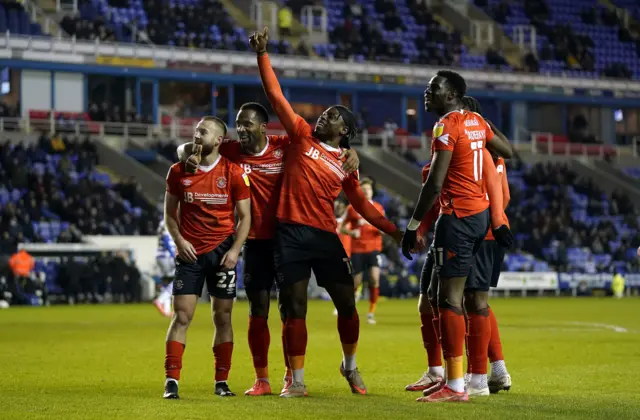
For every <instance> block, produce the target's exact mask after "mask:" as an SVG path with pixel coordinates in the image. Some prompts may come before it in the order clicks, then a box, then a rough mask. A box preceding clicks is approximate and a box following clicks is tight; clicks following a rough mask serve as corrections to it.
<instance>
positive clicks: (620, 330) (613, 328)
mask: <svg viewBox="0 0 640 420" xmlns="http://www.w3.org/2000/svg"><path fill="white" fill-rule="evenodd" d="M567 324H572V325H582V326H585V327H593V328H602V329H606V330H611V331H615V332H617V333H627V332H629V330H627V329H626V328H624V327H620V326H618V325H610V324H599V323H592V322H567Z"/></svg>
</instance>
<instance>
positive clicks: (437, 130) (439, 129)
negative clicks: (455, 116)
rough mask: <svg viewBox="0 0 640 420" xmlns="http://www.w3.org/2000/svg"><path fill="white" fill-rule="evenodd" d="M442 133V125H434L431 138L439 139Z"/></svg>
mask: <svg viewBox="0 0 640 420" xmlns="http://www.w3.org/2000/svg"><path fill="white" fill-rule="evenodd" d="M443 132H444V124H443V123H436V125H434V126H433V138H438V137H440V136H441V135H442V133H443Z"/></svg>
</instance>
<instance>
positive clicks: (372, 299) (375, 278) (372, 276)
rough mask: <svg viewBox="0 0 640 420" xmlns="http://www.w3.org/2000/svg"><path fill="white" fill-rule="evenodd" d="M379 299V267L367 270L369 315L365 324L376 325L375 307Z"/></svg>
mask: <svg viewBox="0 0 640 420" xmlns="http://www.w3.org/2000/svg"><path fill="white" fill-rule="evenodd" d="M379 297H380V267H371V268H369V313H368V314H367V323H369V324H375V323H376V318H375V314H376V306H377V305H378V298H379Z"/></svg>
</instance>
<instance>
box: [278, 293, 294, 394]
mask: <svg viewBox="0 0 640 420" xmlns="http://www.w3.org/2000/svg"><path fill="white" fill-rule="evenodd" d="M278 311H279V312H280V321H282V332H281V336H282V354H283V355H284V367H285V372H284V378H283V379H282V381H283V386H282V390H281V391H280V393H281V394H282V393H283V392H285V391H286V390H287V389H289V387H290V386H291V384H292V383H293V373H292V372H291V365H290V364H289V357H288V356H287V340H286V338H287V336H286V334H285V328H284V326H285V324H286V322H287V312H286V310H285V307H284V304H283V303H282V301H281V299H280V293H278Z"/></svg>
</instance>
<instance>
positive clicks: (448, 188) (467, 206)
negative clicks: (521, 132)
mask: <svg viewBox="0 0 640 420" xmlns="http://www.w3.org/2000/svg"><path fill="white" fill-rule="evenodd" d="M493 136H494V134H493V131H492V130H491V128H490V127H489V125H488V124H487V123H486V121H485V120H484V119H483V118H482V117H481V116H480V115H478V114H476V113H473V112H468V111H465V110H458V111H452V112H449V113H448V114H446V115H444V116H443V117H442V118H440V120H438V122H436V124H435V126H434V127H433V139H432V142H431V154H432V155H433V154H434V153H435V152H437V151H448V152H451V153H452V156H451V162H450V164H449V169H448V171H447V176H446V178H445V180H444V183H443V185H442V190H441V192H440V198H439V200H440V212H441V213H442V214H452V213H453V212H454V211H455V213H456V215H457V216H458V217H467V216H473V215H474V214H478V213H480V212H482V211H484V210H486V209H487V208H488V207H489V202H488V200H487V199H486V193H485V191H484V188H483V181H482V166H483V149H484V147H485V146H486V143H487V142H489V141H491V139H493Z"/></svg>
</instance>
